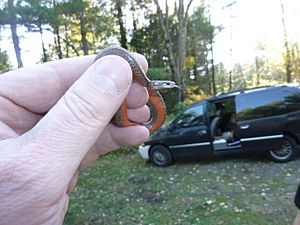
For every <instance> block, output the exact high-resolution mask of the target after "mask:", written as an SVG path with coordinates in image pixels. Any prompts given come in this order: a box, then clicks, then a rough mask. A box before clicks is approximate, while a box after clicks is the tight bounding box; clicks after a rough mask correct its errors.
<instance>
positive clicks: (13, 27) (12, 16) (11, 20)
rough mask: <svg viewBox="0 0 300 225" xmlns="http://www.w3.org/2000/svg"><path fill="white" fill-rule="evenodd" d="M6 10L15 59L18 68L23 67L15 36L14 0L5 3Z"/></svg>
mask: <svg viewBox="0 0 300 225" xmlns="http://www.w3.org/2000/svg"><path fill="white" fill-rule="evenodd" d="M7 4H8V8H9V11H10V17H11V18H10V29H11V36H12V39H13V43H14V49H15V53H16V58H17V62H18V68H20V67H23V62H22V58H21V49H20V45H19V36H18V34H17V17H16V13H15V6H14V0H8V1H7Z"/></svg>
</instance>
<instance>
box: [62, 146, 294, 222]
mask: <svg viewBox="0 0 300 225" xmlns="http://www.w3.org/2000/svg"><path fill="white" fill-rule="evenodd" d="M299 162H300V159H297V160H295V161H292V162H289V163H285V164H276V163H273V162H270V161H268V160H266V159H264V158H263V157H250V158H249V157H237V156H227V157H224V156H223V157H218V158H211V157H210V158H206V159H197V160H195V159H194V160H193V161H187V160H185V161H180V162H176V163H175V164H174V165H172V166H170V167H167V168H158V167H154V166H152V165H151V164H150V163H147V162H145V161H144V160H143V159H141V158H140V156H139V155H138V153H137V150H136V149H131V150H130V149H121V150H120V151H117V152H115V153H112V154H108V155H106V156H102V157H101V158H99V160H98V161H97V162H96V163H95V164H94V165H93V166H92V167H91V168H89V169H86V170H84V171H82V174H81V177H80V179H79V181H78V184H77V187H76V188H75V190H74V192H73V193H72V195H71V197H70V206H69V211H68V213H67V215H66V218H65V222H64V224H65V225H71V224H72V225H76V224H80V225H83V224H112V225H114V224H126V225H127V224H128V225H131V224H136V225H146V224H147V225H150V224H153V225H154V224H155V225H164V224H167V225H169V224H170V225H175V224H186V225H191V224H199V225H200V224H201V225H202V224H203V225H210V224H212V225H221V224H228V225H235V224H238V225H242V224H251V225H252V224H253V225H254V224H259V225H264V224H270V225H277V224H278V225H285V224H292V221H293V219H294V216H295V212H296V209H295V207H294V204H293V197H294V194H295V190H296V188H297V184H298V182H300V166H299Z"/></svg>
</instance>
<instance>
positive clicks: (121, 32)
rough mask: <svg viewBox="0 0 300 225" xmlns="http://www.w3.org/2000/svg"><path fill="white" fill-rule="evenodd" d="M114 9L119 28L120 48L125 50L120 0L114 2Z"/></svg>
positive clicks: (125, 43) (125, 41)
mask: <svg viewBox="0 0 300 225" xmlns="http://www.w3.org/2000/svg"><path fill="white" fill-rule="evenodd" d="M116 9H117V18H118V22H119V27H120V36H121V40H120V42H121V46H122V47H123V48H125V49H128V46H127V38H126V29H125V26H124V22H123V11H122V1H121V0H117V1H116Z"/></svg>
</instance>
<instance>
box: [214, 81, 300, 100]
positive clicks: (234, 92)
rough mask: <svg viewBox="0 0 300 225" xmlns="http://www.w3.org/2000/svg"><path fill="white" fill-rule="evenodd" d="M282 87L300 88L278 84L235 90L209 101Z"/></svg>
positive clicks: (218, 95) (290, 84)
mask: <svg viewBox="0 0 300 225" xmlns="http://www.w3.org/2000/svg"><path fill="white" fill-rule="evenodd" d="M282 87H299V83H288V84H278V85H273V86H260V87H254V88H246V89H240V90H234V91H230V92H227V93H223V92H221V93H218V94H216V95H215V96H213V97H211V98H209V100H216V99H221V98H227V97H232V96H235V95H238V94H243V93H251V92H257V91H263V90H267V89H277V88H282Z"/></svg>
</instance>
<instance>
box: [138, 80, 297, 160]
mask: <svg viewBox="0 0 300 225" xmlns="http://www.w3.org/2000/svg"><path fill="white" fill-rule="evenodd" d="M299 144H300V88H299V86H298V85H295V84H286V85H276V86H265V87H257V88H252V89H244V90H238V91H233V92H229V93H226V94H225V93H221V94H218V95H216V96H214V97H212V98H209V99H206V100H204V101H201V102H198V103H195V104H193V105H191V106H189V107H187V108H185V109H184V110H183V112H182V113H180V114H179V115H178V116H177V117H176V118H175V119H173V120H172V121H171V122H170V123H169V124H167V125H164V126H163V127H162V128H161V129H159V130H158V131H156V132H155V133H153V134H152V135H151V136H150V139H149V141H147V142H145V143H144V144H143V145H141V146H139V153H140V154H141V156H142V157H143V158H144V159H150V161H151V162H152V163H153V164H154V165H156V166H168V165H170V164H171V163H172V162H174V160H177V159H180V158H182V157H195V156H202V155H205V154H212V155H220V154H229V153H239V154H240V153H249V152H261V153H265V152H266V153H267V155H268V156H269V157H270V158H271V159H272V160H273V161H275V162H288V161H291V160H292V159H294V158H295V156H296V155H297V152H298V149H299Z"/></svg>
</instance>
